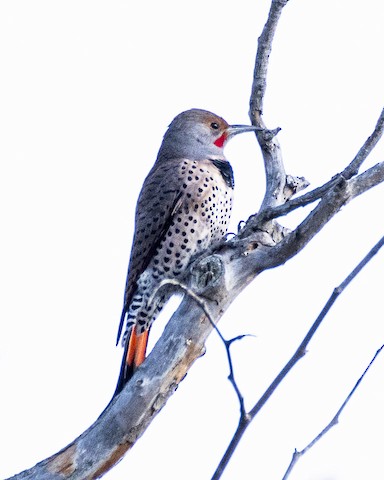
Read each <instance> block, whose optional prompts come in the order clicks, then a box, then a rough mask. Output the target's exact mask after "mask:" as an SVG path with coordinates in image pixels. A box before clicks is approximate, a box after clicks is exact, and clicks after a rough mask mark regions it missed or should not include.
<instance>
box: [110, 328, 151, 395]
mask: <svg viewBox="0 0 384 480" xmlns="http://www.w3.org/2000/svg"><path fill="white" fill-rule="evenodd" d="M148 334H149V330H145V331H144V332H143V333H140V334H138V333H137V330H136V325H134V326H133V327H132V329H131V331H130V334H129V337H128V338H127V339H126V341H125V347H124V355H123V360H122V362H121V368H120V375H119V379H118V381H117V386H116V390H115V393H114V394H113V397H115V396H116V395H117V394H118V393H120V392H121V390H122V389H123V388H124V385H125V384H126V383H127V382H128V380H129V379H130V378H131V377H132V375H133V373H134V371H135V370H136V368H137V367H138V366H139V365H141V364H142V363H143V362H144V359H145V352H146V350H147V344H148Z"/></svg>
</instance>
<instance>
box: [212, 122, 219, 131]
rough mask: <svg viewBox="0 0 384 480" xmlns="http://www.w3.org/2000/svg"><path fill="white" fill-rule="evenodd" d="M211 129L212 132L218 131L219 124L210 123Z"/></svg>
mask: <svg viewBox="0 0 384 480" xmlns="http://www.w3.org/2000/svg"><path fill="white" fill-rule="evenodd" d="M211 128H213V130H218V128H219V124H218V123H216V122H212V123H211Z"/></svg>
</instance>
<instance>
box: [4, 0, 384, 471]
mask: <svg viewBox="0 0 384 480" xmlns="http://www.w3.org/2000/svg"><path fill="white" fill-rule="evenodd" d="M268 6H269V2H268V1H267V0H252V1H251V0H241V1H240V2H237V4H236V3H235V2H233V1H228V0H221V1H220V2H206V1H202V0H197V1H195V2H188V3H185V2H176V1H171V0H163V1H161V2H155V1H147V2H145V1H143V2H128V1H113V0H112V1H109V2H101V1H96V0H92V1H91V0H87V1H85V0H84V1H66V2H59V1H40V0H36V1H34V2H31V1H22V0H14V1H9V0H3V1H1V2H0V68H1V74H0V139H1V141H0V162H1V170H0V171H1V176H0V205H1V210H0V211H1V248H0V282H1V285H0V292H1V296H0V298H1V301H0V319H1V320H0V322H1V323H0V328H1V331H0V379H1V380H0V381H1V407H0V452H1V454H0V477H1V478H4V477H6V476H10V475H12V474H15V473H17V472H19V471H20V470H23V469H25V468H27V467H30V466H32V465H34V464H35V463H36V462H37V461H39V460H41V459H43V458H45V457H46V456H48V455H50V454H52V453H54V452H55V451H57V450H58V449H60V448H62V447H64V446H65V445H66V444H67V443H69V442H70V441H72V440H73V439H74V438H75V437H76V436H77V435H78V434H80V433H81V432H82V431H83V430H85V429H86V428H87V427H88V426H89V425H90V424H91V423H92V422H93V421H94V420H95V419H96V418H97V416H98V415H99V414H100V412H101V411H102V410H103V408H104V407H105V405H106V404H107V402H108V401H109V399H110V396H111V394H112V392H113V390H114V387H115V382H116V379H117V375H118V370H119V364H120V359H121V349H120V348H116V347H115V345H114V342H115V336H116V331H117V326H118V321H119V317H120V311H121V307H122V298H123V290H124V284H125V275H126V270H127V264H128V258H129V253H130V245H131V239H132V234H133V216H134V208H135V204H136V199H137V196H138V193H139V190H140V187H141V184H142V181H143V179H144V177H145V175H146V174H147V172H148V171H149V169H150V167H151V165H152V163H153V162H154V160H155V157H156V153H157V150H158V148H159V145H160V143H161V139H162V135H163V134H164V132H165V129H166V127H167V125H168V124H169V123H170V121H171V120H172V118H173V117H174V116H175V115H176V114H178V113H179V112H181V111H183V110H185V109H188V108H191V107H198V108H205V109H208V110H211V111H213V112H215V113H217V114H219V115H221V116H223V117H224V118H225V119H226V120H227V121H228V122H230V123H249V120H248V116H247V112H248V101H249V94H250V88H251V82H252V73H253V65H254V57H255V52H256V44H257V38H258V36H259V35H260V33H261V29H262V26H263V25H264V23H265V20H266V15H267V10H268ZM383 86H384V69H383V8H382V2H381V1H379V0H376V1H375V0H367V1H366V2H360V1H357V0H338V1H337V2H335V1H332V0H323V1H321V2H320V1H306V2H300V1H297V0H291V2H290V3H289V4H288V6H287V7H286V8H285V9H284V11H283V16H282V18H281V21H280V24H279V27H278V32H277V35H276V38H275V41H274V46H273V52H272V56H271V61H270V70H269V76H268V90H267V96H266V101H265V115H264V119H265V122H266V123H267V125H268V126H269V127H270V128H274V127H277V126H280V127H281V128H282V131H281V133H280V134H279V140H280V142H281V146H282V149H283V154H284V158H285V163H286V168H287V171H288V173H291V174H293V175H302V176H305V177H306V178H307V179H308V180H310V181H311V187H315V186H318V185H320V184H322V183H323V182H325V181H327V180H328V179H329V178H330V177H331V176H332V175H334V174H335V173H337V172H339V171H340V170H342V169H343V168H344V167H345V166H346V164H347V163H349V162H350V161H351V160H352V158H353V156H354V155H355V154H356V152H357V151H358V149H359V148H360V146H361V145H362V143H363V142H364V140H365V139H366V138H367V136H368V135H369V134H370V133H371V131H372V129H373V127H374V125H375V123H376V120H377V118H378V116H379V113H380V111H381V108H382V107H383V105H384V102H383V97H384V95H383ZM226 154H227V156H228V158H229V159H230V160H231V163H232V166H233V168H234V171H235V178H236V202H235V210H234V214H233V224H232V230H235V229H236V225H237V223H238V222H239V221H240V220H244V219H247V217H248V216H249V215H250V214H251V213H253V212H255V211H257V209H258V205H259V204H260V201H261V198H262V196H263V190H264V173H263V167H262V160H261V155H260V151H259V149H258V146H257V144H256V142H255V139H254V137H253V135H252V134H247V135H241V136H239V137H236V138H235V139H234V140H233V141H232V142H231V144H230V145H228V147H227V150H226ZM383 154H384V142H382V143H381V145H379V146H378V147H377V149H376V150H375V151H374V153H373V154H372V155H371V157H370V159H369V161H368V162H367V164H366V167H368V166H371V165H373V164H374V163H376V162H378V161H383V159H384V158H383ZM383 193H384V191H383V186H382V185H381V186H379V187H376V188H375V189H373V190H372V191H370V192H369V193H367V194H366V195H364V196H363V197H361V198H359V199H357V200H355V201H353V202H352V204H350V205H348V206H347V207H345V208H344V209H343V210H342V211H341V213H340V214H338V215H337V217H336V218H334V219H333V220H332V221H331V223H330V224H329V225H327V226H326V227H325V228H324V229H323V231H322V232H320V234H319V235H318V236H317V237H316V238H315V239H314V240H313V241H312V242H311V244H310V245H309V246H308V247H307V248H306V249H305V250H304V251H303V252H302V253H300V255H298V256H297V257H296V258H294V259H293V260H291V261H290V262H288V263H287V264H286V265H285V266H283V267H280V268H279V269H276V270H273V271H268V272H265V273H264V274H263V275H261V276H260V277H259V278H258V279H257V280H256V281H255V282H254V283H253V284H252V285H251V286H250V287H249V288H248V289H247V290H246V291H245V292H244V293H243V294H242V295H241V296H240V297H239V298H238V299H237V301H236V302H235V303H234V304H233V306H232V308H231V309H230V310H229V311H228V313H227V314H226V315H225V317H224V318H223V320H222V322H221V323H220V327H221V329H222V332H223V334H224V335H225V336H227V337H231V336H235V335H238V334H242V333H252V334H254V335H256V338H247V339H244V340H243V341H242V342H241V343H237V344H236V345H235V346H234V348H233V355H234V362H235V368H236V372H237V375H238V380H239V382H240V385H241V388H242V390H243V393H244V395H245V398H246V404H247V406H248V407H250V406H252V405H253V403H254V402H255V401H256V400H257V399H258V398H259V396H260V395H261V393H262V392H263V391H264V390H265V388H266V387H267V386H268V385H269V383H270V382H271V380H272V379H273V378H274V375H275V374H276V373H277V372H278V371H279V369H280V368H281V367H282V366H283V364H284V363H285V362H286V360H287V359H288V358H289V357H290V356H291V354H292V353H293V351H294V350H295V348H296V346H297V345H298V342H299V341H300V340H301V339H302V337H303V336H304V334H305V332H306V330H307V329H308V328H309V326H310V324H311V322H312V321H313V320H314V319H315V317H316V316H317V314H318V313H319V311H320V310H321V308H322V306H323V305H324V303H325V301H326V300H327V298H328V296H329V295H330V293H331V292H332V289H333V288H334V287H335V286H336V285H338V284H339V283H340V282H341V281H342V280H343V279H344V277H345V276H346V275H347V274H348V273H349V272H350V271H351V270H352V268H353V267H354V266H355V265H356V264H357V263H358V261H360V259H361V258H362V257H363V256H364V255H365V254H366V253H367V252H368V250H369V249H370V248H371V247H372V246H373V244H374V243H375V242H376V241H377V240H378V239H379V238H380V237H381V236H382V235H383ZM308 212H309V210H306V211H300V212H297V213H295V214H294V215H291V216H290V217H288V218H286V219H284V220H283V223H284V225H286V226H288V227H293V226H294V225H296V223H297V221H298V220H299V219H300V218H302V217H303V215H305V213H308ZM383 258H384V257H383V252H380V254H379V255H378V256H377V257H376V258H375V259H374V260H373V261H372V262H371V263H370V264H369V266H368V267H367V268H366V269H365V270H364V271H363V273H362V274H361V275H360V276H359V277H358V278H357V279H356V280H355V281H354V282H353V284H352V285H351V286H350V287H349V288H348V290H347V291H346V292H345V293H344V294H343V295H342V297H341V298H340V299H339V300H338V301H337V304H336V305H335V307H334V308H333V309H332V311H331V312H330V314H329V315H328V316H327V318H326V320H325V321H324V324H323V325H322V327H321V328H320V330H319V332H318V333H317V335H316V337H315V338H314V340H313V341H312V342H311V344H310V346H309V351H308V354H307V355H306V357H305V358H304V359H302V360H301V361H300V363H299V365H298V366H296V368H295V369H294V370H293V371H292V372H291V373H290V375H289V376H288V377H287V378H286V379H285V381H284V383H283V384H282V385H281V387H280V388H279V389H278V391H277V392H276V394H275V395H274V397H273V398H272V399H271V400H270V401H269V402H268V403H267V404H266V406H265V407H264V408H263V410H262V412H261V413H260V415H259V416H258V417H257V418H256V419H255V421H254V423H253V424H252V426H251V427H250V428H249V430H248V431H247V433H246V435H245V437H244V439H243V440H242V442H241V444H240V446H239V448H238V450H237V452H236V454H235V455H234V457H233V460H232V461H231V463H230V465H229V467H228V469H227V471H226V473H225V475H224V476H223V479H225V480H231V479H239V478H242V479H245V480H248V479H255V478H262V479H263V480H275V479H280V478H281V477H282V474H283V472H284V470H285V468H286V466H287V465H288V463H289V461H290V458H291V454H292V452H293V450H294V448H295V447H296V448H302V447H304V446H305V444H306V443H307V442H308V441H310V440H311V439H312V437H313V436H315V435H316V434H317V433H318V432H319V431H320V430H321V428H323V427H324V426H325V424H326V423H328V421H329V420H330V419H331V417H332V416H333V415H334V413H335V412H336V410H337V408H338V407H339V405H340V404H341V402H342V401H343V399H344V398H345V396H346V395H347V393H348V392H349V390H350V389H351V388H352V386H353V385H354V383H355V381H356V380H357V378H358V377H359V375H360V374H361V373H362V371H363V370H364V368H365V366H366V364H367V363H368V362H369V360H370V358H371V357H372V356H373V354H374V352H375V351H376V349H377V348H378V347H379V346H380V345H381V344H382V343H383V342H384V322H383ZM167 315H169V311H168V314H167ZM167 315H165V318H163V323H162V321H161V320H159V321H158V322H157V325H156V327H155V328H154V329H153V334H152V338H151V342H152V343H153V341H154V340H155V338H156V336H158V335H159V332H161V328H163V326H164V322H165V321H166V317H167ZM226 375H227V364H226V360H225V354H224V349H223V348H222V345H221V344H220V343H219V341H218V339H217V338H216V336H215V335H211V337H210V339H209V340H208V342H207V354H206V355H205V356H204V357H203V358H201V359H200V360H198V361H197V362H196V364H195V365H194V367H193V368H192V369H191V371H190V373H189V374H188V376H187V378H186V379H185V380H184V382H183V383H182V384H181V386H180V387H179V389H178V391H177V392H176V394H175V395H174V396H173V397H172V398H171V399H170V401H169V402H168V404H167V405H166V407H165V408H164V409H163V411H162V412H161V413H160V414H159V416H158V417H157V418H156V419H155V421H154V422H153V423H152V424H151V426H150V427H149V429H148V431H147V432H146V433H145V435H144V436H143V437H142V439H141V440H140V441H139V442H138V443H137V444H136V445H135V447H134V448H133V450H132V451H130V452H129V454H128V455H127V456H126V458H125V459H124V460H123V461H122V462H121V463H120V464H119V465H118V466H117V467H116V468H114V469H113V470H112V471H111V472H110V473H108V474H107V475H106V476H105V478H106V479H108V480H117V479H123V478H134V477H135V476H137V477H139V476H140V479H141V480H149V479H152V478H167V479H168V480H176V479H180V478H182V479H187V480H189V479H209V478H210V476H211V475H212V473H213V471H214V469H215V467H216V465H217V463H218V461H219V460H220V458H221V456H222V454H223V452H224V450H225V448H226V446H227V444H228V442H229V440H230V438H231V436H232V433H233V432H234V429H235V426H236V423H237V419H238V405H237V400H236V398H235V395H234V392H233V390H232V388H231V386H230V384H229V382H228V381H227V379H226ZM383 404H384V357H381V358H379V359H378V361H377V362H376V364H375V366H374V367H373V368H372V370H371V371H370V373H369V375H368V376H367V377H366V379H365V380H364V383H363V384H362V385H361V387H360V389H359V391H358V392H357V393H356V395H355V396H354V398H353V400H352V401H351V403H350V404H349V405H348V407H347V409H346V410H345V412H344V414H343V415H342V417H341V418H340V424H339V425H338V426H337V427H335V428H334V429H333V430H332V431H331V432H330V433H329V434H328V435H327V437H326V438H324V439H323V440H322V441H321V442H320V443H319V444H318V445H317V446H316V447H315V448H313V450H311V452H310V453H308V454H307V455H306V456H305V457H304V458H303V459H302V460H301V462H300V463H299V464H298V465H297V467H296V469H295V471H294V473H293V474H292V477H291V478H292V479H293V480H304V479H306V480H309V479H311V480H320V479H321V480H330V479H337V480H344V479H345V480H346V479H348V480H355V479H356V480H357V479H361V478H382V477H383V475H384V473H383V470H384V460H383V446H382V438H383V436H382V435H383V434H382V432H383V429H384V414H383Z"/></svg>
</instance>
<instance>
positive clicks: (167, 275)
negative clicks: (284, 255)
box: [114, 108, 260, 397]
mask: <svg viewBox="0 0 384 480" xmlns="http://www.w3.org/2000/svg"><path fill="white" fill-rule="evenodd" d="M256 130H260V128H258V127H255V126H251V125H229V124H228V123H227V122H226V121H225V120H224V119H223V118H221V117H219V116H218V115H216V114H214V113H211V112H209V111H207V110H202V109H197V108H193V109H191V110H187V111H184V112H182V113H180V114H179V115H177V116H176V117H175V118H174V119H173V120H172V122H171V123H170V125H169V127H168V129H167V131H166V133H165V135H164V138H163V141H162V144H161V146H160V149H159V152H158V155H157V158H156V161H155V163H154V165H153V167H152V169H151V170H150V172H149V174H148V176H147V177H146V179H145V180H144V183H143V186H142V189H141V192H140V195H139V198H138V201H137V206H136V213H135V230H134V237H133V242H132V248H131V255H130V260H129V266H128V274H127V279H126V284H125V292H124V302H123V309H122V314H121V319H120V325H119V329H118V334H117V342H116V344H117V345H118V343H119V341H120V339H121V338H122V345H123V347H124V354H123V359H122V363H121V368H120V375H119V379H118V382H117V386H116V390H115V393H114V397H115V396H116V395H117V394H118V393H120V392H121V390H122V389H123V387H124V385H125V384H126V383H127V382H128V381H129V379H130V378H131V377H132V375H133V373H134V372H135V371H136V369H137V368H138V367H139V366H140V365H141V364H142V362H143V361H144V359H145V355H146V348H147V343H148V335H149V331H150V329H151V325H152V323H153V322H154V321H155V319H156V317H157V316H158V314H159V313H160V311H161V310H162V308H163V306H164V305H165V303H166V302H167V301H168V300H169V298H170V297H171V296H172V295H173V294H174V293H175V288H176V287H174V286H171V285H165V286H164V287H162V288H159V286H160V283H161V282H162V281H164V280H167V279H177V278H178V277H180V276H182V274H183V273H184V272H185V271H186V269H187V267H188V265H189V263H190V261H191V259H192V258H193V257H194V256H195V255H196V254H198V253H199V252H202V251H203V250H205V249H206V248H208V247H210V246H214V245H215V244H216V243H218V242H219V241H220V240H222V238H223V237H224V236H225V235H226V234H227V230H228V224H229V220H230V216H231V210H232V202H233V189H234V177H233V170H232V167H231V164H230V163H229V161H228V160H227V159H226V157H225V155H224V147H225V146H226V145H227V142H228V141H229V140H230V139H231V138H232V137H234V136H235V135H237V134H239V133H243V132H250V131H256ZM123 328H124V334H123V335H122V333H123Z"/></svg>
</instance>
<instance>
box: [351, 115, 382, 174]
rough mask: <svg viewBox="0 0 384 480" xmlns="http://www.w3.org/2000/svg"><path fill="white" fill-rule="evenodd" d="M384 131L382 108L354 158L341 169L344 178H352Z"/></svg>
mask: <svg viewBox="0 0 384 480" xmlns="http://www.w3.org/2000/svg"><path fill="white" fill-rule="evenodd" d="M383 132H384V108H383V109H382V111H381V113H380V116H379V118H378V120H377V123H376V127H375V129H374V130H373V132H372V134H371V135H370V136H369V137H368V138H367V140H366V141H365V142H364V145H363V146H362V147H361V148H360V150H359V151H358V153H357V155H356V156H355V158H354V159H353V160H352V162H351V163H350V164H349V165H348V167H347V168H345V169H344V171H343V177H344V178H346V179H350V178H352V177H353V176H354V175H356V174H357V172H358V171H359V168H360V167H361V165H362V164H363V162H364V161H365V160H366V159H367V157H368V155H369V154H370V153H371V152H372V150H373V149H374V148H375V146H376V145H377V143H378V142H379V140H380V139H381V137H382V136H383Z"/></svg>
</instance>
